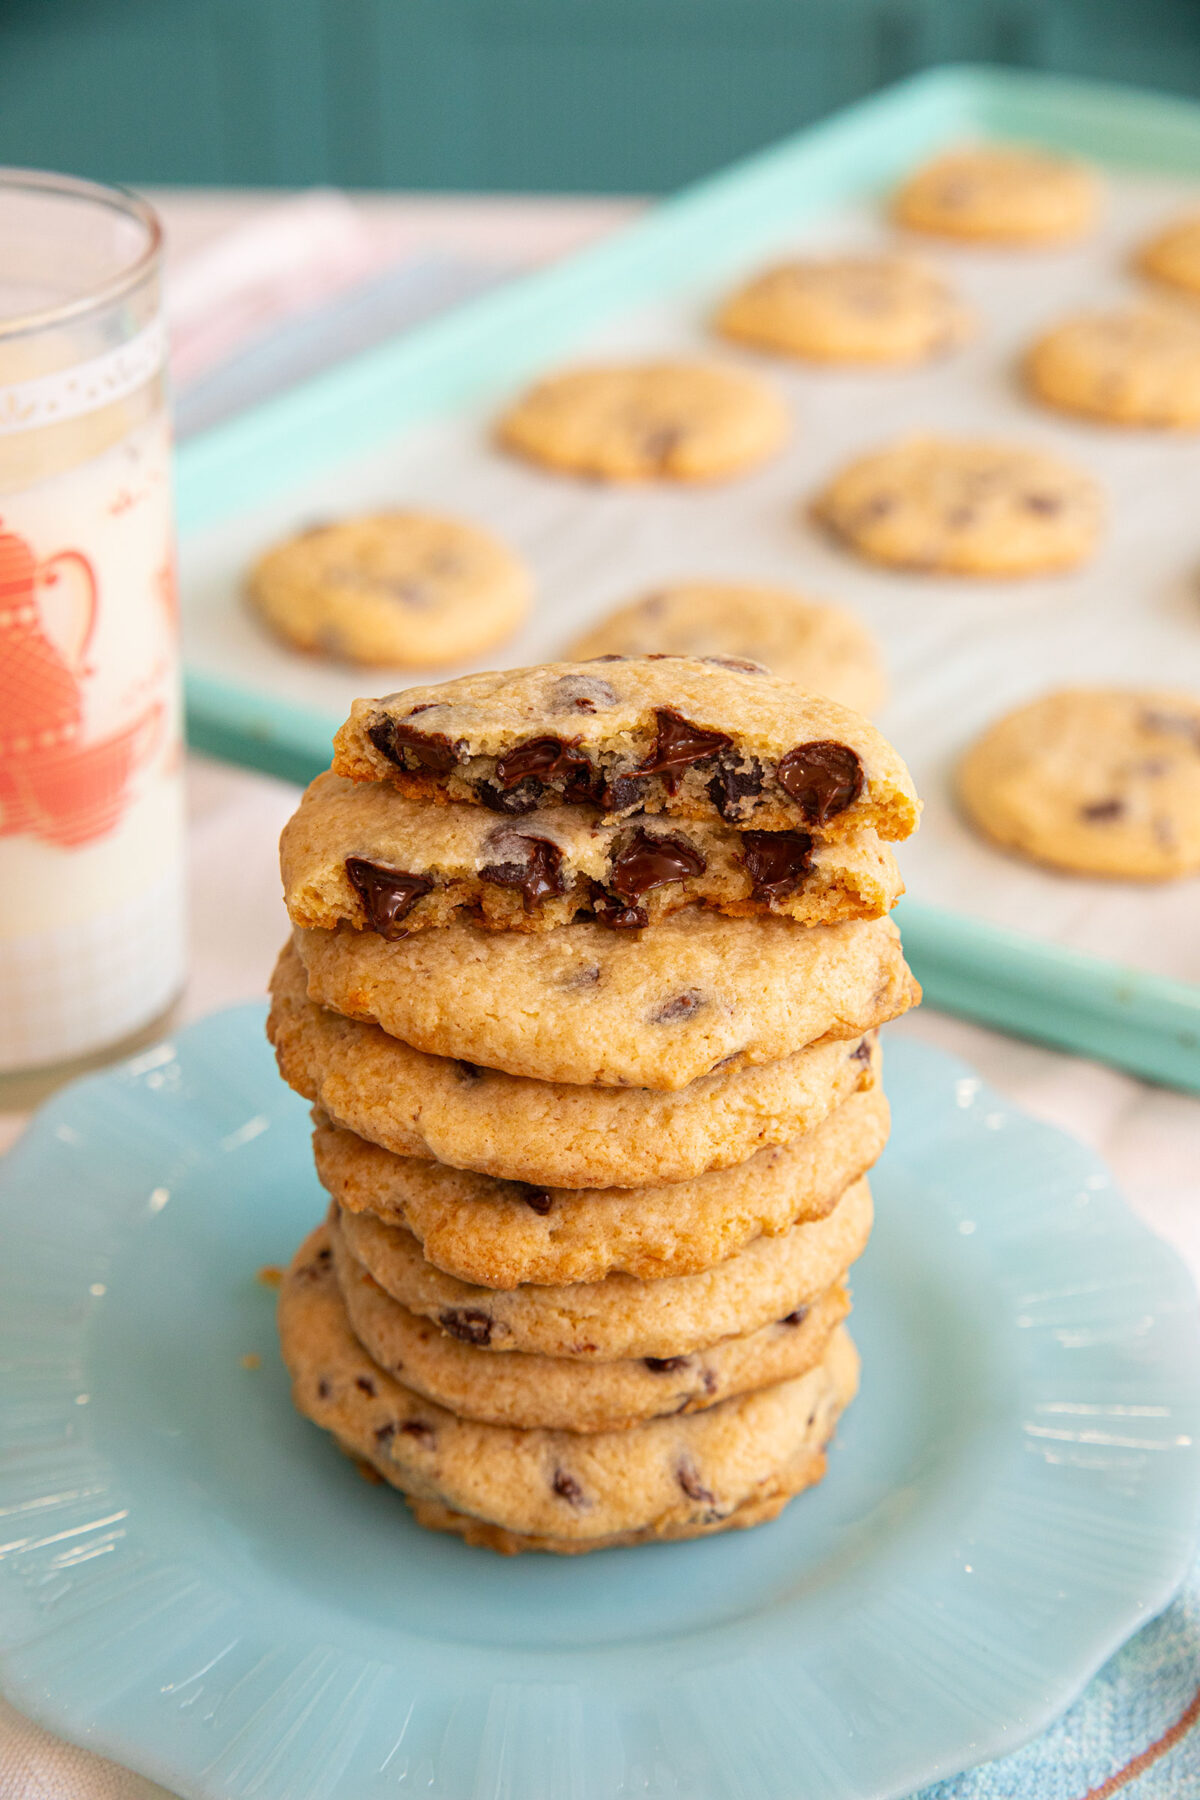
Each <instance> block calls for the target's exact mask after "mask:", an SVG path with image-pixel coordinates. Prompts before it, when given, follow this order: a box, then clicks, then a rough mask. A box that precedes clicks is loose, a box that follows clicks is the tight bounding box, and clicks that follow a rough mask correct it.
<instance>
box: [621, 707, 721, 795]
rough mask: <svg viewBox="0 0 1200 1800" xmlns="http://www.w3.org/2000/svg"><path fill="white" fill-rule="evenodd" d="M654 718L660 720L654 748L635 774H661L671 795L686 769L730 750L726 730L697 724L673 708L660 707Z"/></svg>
mask: <svg viewBox="0 0 1200 1800" xmlns="http://www.w3.org/2000/svg"><path fill="white" fill-rule="evenodd" d="M654 717H655V719H656V720H657V722H658V731H657V734H656V736H655V740H654V747H653V749H652V750H651V752H650V754H649V756H647V758H646V760H645V761H644V762H642V763H639V765H638V767H637V769H636V770H635V771H634V773H635V774H637V775H661V776H662V778H663V782H664V784H665V786H666V789H667V792H668V794H673V793H674V792H675V791H676V789H677V788H678V786H679V777H680V776H681V775H682V774H683V772H684V770H685V769H690V768H691V766H692V764H693V763H698V762H704V761H706V760H707V759H708V758H709V757H712V756H715V755H716V754H717V752H718V751H719V750H727V749H728V748H729V746H730V744H732V742H733V739H732V738H731V737H729V736H728V735H727V734H726V733H725V732H723V731H708V730H706V729H705V727H704V726H703V725H694V724H693V723H692V721H691V720H690V719H685V718H684V716H683V714H682V713H677V712H674V711H673V710H672V709H671V708H670V707H663V706H660V707H658V708H657V709H656V711H655V714H654Z"/></svg>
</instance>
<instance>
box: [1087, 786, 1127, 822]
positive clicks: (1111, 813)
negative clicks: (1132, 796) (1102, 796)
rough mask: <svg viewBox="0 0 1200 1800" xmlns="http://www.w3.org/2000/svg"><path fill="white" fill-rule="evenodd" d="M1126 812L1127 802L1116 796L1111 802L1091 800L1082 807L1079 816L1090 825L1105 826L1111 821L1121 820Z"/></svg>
mask: <svg viewBox="0 0 1200 1800" xmlns="http://www.w3.org/2000/svg"><path fill="white" fill-rule="evenodd" d="M1124 811H1125V802H1124V801H1123V800H1119V799H1117V797H1116V795H1115V794H1114V796H1113V798H1112V799H1111V800H1089V801H1088V803H1087V804H1086V806H1081V807H1080V809H1079V816H1080V818H1081V819H1086V820H1087V821H1088V823H1089V824H1090V825H1104V824H1107V823H1108V821H1109V820H1111V819H1119V818H1120V817H1121V816H1122V814H1123V813H1124Z"/></svg>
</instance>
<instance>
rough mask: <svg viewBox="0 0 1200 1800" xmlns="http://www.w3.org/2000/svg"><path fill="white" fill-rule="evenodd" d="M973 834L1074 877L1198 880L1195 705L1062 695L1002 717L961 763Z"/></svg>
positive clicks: (1161, 695) (1163, 696)
mask: <svg viewBox="0 0 1200 1800" xmlns="http://www.w3.org/2000/svg"><path fill="white" fill-rule="evenodd" d="M958 786H959V793H960V794H961V796H962V801H963V805H964V806H965V807H966V810H967V813H968V814H969V816H970V818H971V820H972V821H973V823H974V824H975V825H977V826H978V827H979V829H980V830H981V831H983V832H984V833H985V834H986V835H987V836H988V837H990V838H993V839H994V840H995V841H996V842H997V843H998V844H1003V845H1004V847H1005V848H1006V849H1008V850H1016V851H1018V852H1019V853H1020V854H1021V855H1023V856H1027V857H1030V858H1032V859H1033V860H1034V861H1035V862H1042V863H1049V864H1050V865H1051V866H1052V867H1054V868H1057V869H1067V870H1070V871H1071V872H1072V873H1075V874H1079V875H1109V876H1116V877H1121V878H1124V879H1126V880H1130V881H1166V880H1169V879H1170V878H1171V877H1173V876H1177V875H1188V874H1192V873H1194V872H1195V871H1196V870H1200V695H1197V694H1187V693H1180V692H1176V691H1174V690H1170V689H1154V688H1134V689H1124V688H1063V689H1061V690H1059V691H1058V692H1057V693H1052V694H1043V695H1042V696H1041V698H1040V699H1037V700H1033V701H1031V702H1030V703H1029V704H1028V705H1026V706H1021V707H1018V708H1017V709H1016V711H1015V712H1011V713H1007V714H1006V715H1005V716H1004V717H1003V718H1002V719H999V720H998V721H997V722H996V723H995V724H994V725H991V726H989V728H988V729H987V730H986V731H985V732H984V733H983V735H982V737H980V738H978V739H977V740H976V742H975V743H974V744H972V746H971V748H970V749H969V750H968V751H967V754H966V755H965V756H964V758H963V760H962V764H961V766H960V768H959V773H958Z"/></svg>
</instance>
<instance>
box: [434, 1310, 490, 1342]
mask: <svg viewBox="0 0 1200 1800" xmlns="http://www.w3.org/2000/svg"><path fill="white" fill-rule="evenodd" d="M438 1324H439V1325H440V1326H441V1328H442V1330H443V1331H444V1332H445V1333H446V1334H447V1336H448V1337H452V1338H458V1339H459V1341H460V1342H461V1343H464V1344H478V1345H479V1346H480V1347H483V1346H486V1345H487V1344H490V1343H491V1341H492V1329H493V1326H494V1324H495V1321H494V1320H493V1318H492V1315H491V1313H485V1312H484V1311H483V1310H482V1308H480V1307H478V1306H447V1307H445V1308H443V1310H442V1311H441V1312H440V1313H439V1314H438Z"/></svg>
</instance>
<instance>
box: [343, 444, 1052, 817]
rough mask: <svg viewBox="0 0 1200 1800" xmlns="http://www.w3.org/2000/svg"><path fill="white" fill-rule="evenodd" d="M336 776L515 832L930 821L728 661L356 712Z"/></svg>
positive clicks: (534, 676)
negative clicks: (507, 820)
mask: <svg viewBox="0 0 1200 1800" xmlns="http://www.w3.org/2000/svg"><path fill="white" fill-rule="evenodd" d="M1055 467H1056V470H1058V473H1059V475H1060V479H1061V476H1062V471H1061V469H1058V465H1055ZM1071 473H1072V479H1073V480H1074V481H1075V482H1076V483H1077V482H1078V479H1079V478H1078V477H1074V475H1073V472H1071ZM1031 491H1033V490H1031ZM1037 491H1038V492H1039V493H1040V491H1041V490H1040V489H1039V490H1037ZM1056 498H1057V491H1056ZM1064 504H1065V496H1064ZM1060 529H1061V527H1060ZM333 768H334V772H335V773H336V774H338V775H345V776H348V777H349V779H350V780H352V781H390V782H392V783H393V785H394V786H396V787H398V788H399V789H400V791H401V792H402V793H405V794H408V795H410V796H411V797H412V798H414V799H435V800H455V801H467V802H471V803H473V804H476V805H482V806H486V807H488V808H489V809H490V810H492V811H495V812H499V813H503V814H505V815H506V816H508V817H525V816H527V815H528V814H530V813H532V812H537V811H539V810H540V809H541V808H543V807H547V806H562V805H564V804H566V805H570V806H587V807H590V808H592V809H593V810H594V811H595V812H597V813H600V814H602V815H603V816H604V817H606V818H627V817H628V816H629V815H630V814H631V813H633V812H635V811H636V812H645V813H660V812H665V813H667V814H668V815H670V816H672V817H676V818H695V819H723V820H724V821H725V822H726V823H727V824H732V825H736V826H738V827H751V828H753V829H754V830H762V831H795V830H800V831H811V832H813V833H815V834H819V835H821V836H823V837H825V838H827V839H831V840H832V839H834V838H843V837H848V836H850V835H852V834H853V833H855V832H857V831H859V830H861V829H862V827H863V826H869V827H870V828H871V829H872V830H874V831H876V832H878V834H879V836H880V837H881V838H885V839H888V840H892V839H896V838H904V837H907V836H908V835H909V833H910V832H912V831H914V830H915V829H916V824H917V818H918V814H919V803H918V801H917V797H916V794H915V792H914V790H913V785H912V781H911V779H910V777H909V774H908V770H907V769H906V768H905V766H904V764H903V763H902V762H901V760H900V758H899V757H898V756H897V755H896V752H895V751H894V750H893V749H892V747H891V745H890V744H888V743H887V741H886V740H885V739H884V738H883V737H881V736H880V734H879V732H877V731H876V730H875V729H874V727H873V726H871V725H869V724H868V723H867V721H866V720H865V719H862V718H860V717H859V716H858V714H857V713H852V712H849V711H848V710H847V709H846V708H845V707H841V706H838V705H836V704H835V703H834V702H833V701H832V700H825V699H822V698H820V697H819V696H818V695H815V694H804V693H801V692H800V690H799V689H797V688H796V687H795V686H794V685H793V684H792V683H791V682H789V681H782V680H780V679H779V677H778V676H774V675H770V674H768V673H767V672H766V671H765V670H762V669H757V668H754V667H751V666H749V665H747V666H745V667H735V666H732V665H731V664H730V663H728V662H727V661H725V660H724V659H721V658H713V659H696V658H688V657H675V656H647V657H640V658H637V659H626V658H622V657H616V658H605V659H603V660H601V661H599V662H591V663H550V664H548V665H546V666H544V667H542V668H535V669H509V670H503V671H500V672H499V673H492V674H486V675H467V676H463V677H462V678H460V679H459V680H457V681H447V682H442V683H440V684H439V685H437V686H430V687H419V688H409V689H407V690H406V691H405V692H403V693H398V694H387V695H385V696H384V697H383V699H381V700H356V701H355V702H354V704H353V706H352V707H351V709H350V717H349V718H348V719H347V721H346V723H345V724H344V725H343V726H342V727H341V729H340V730H339V731H338V733H337V735H336V737H335V738H334V759H333Z"/></svg>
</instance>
